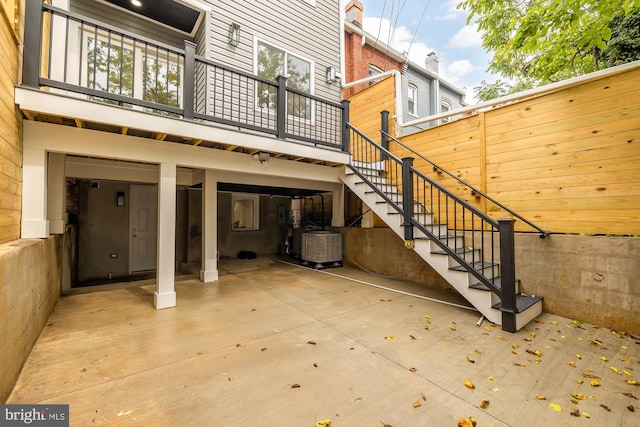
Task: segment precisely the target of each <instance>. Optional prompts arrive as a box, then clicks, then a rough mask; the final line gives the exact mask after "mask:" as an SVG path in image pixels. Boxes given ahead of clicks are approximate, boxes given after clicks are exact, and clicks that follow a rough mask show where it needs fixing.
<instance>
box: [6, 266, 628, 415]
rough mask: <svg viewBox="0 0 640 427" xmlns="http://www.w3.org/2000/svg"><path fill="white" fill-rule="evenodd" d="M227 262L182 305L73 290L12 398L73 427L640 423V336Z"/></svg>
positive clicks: (405, 286)
mask: <svg viewBox="0 0 640 427" xmlns="http://www.w3.org/2000/svg"><path fill="white" fill-rule="evenodd" d="M220 267H221V275H220V280H219V281H218V282H214V283H206V284H203V283H201V282H199V281H198V280H195V279H193V278H192V279H183V280H180V281H179V282H177V283H176V292H177V307H175V308H172V309H166V310H160V311H156V310H155V309H154V308H153V306H152V305H153V292H154V289H155V285H154V284H153V281H151V282H138V283H129V284H126V285H125V284H123V285H121V286H112V285H111V286H109V287H96V288H92V289H85V290H83V291H80V292H76V293H74V294H73V295H67V296H63V297H61V299H60V301H59V303H58V305H57V307H56V309H55V311H54V312H53V314H52V315H51V317H50V319H49V322H48V324H47V326H46V327H45V329H44V331H43V332H42V335H41V336H40V338H39V340H38V342H37V344H36V346H35V348H34V350H33V352H32V354H31V355H30V357H29V359H28V361H27V362H26V364H25V366H24V369H23V371H22V373H21V375H20V378H19V380H18V382H17V384H16V387H15V389H14V390H13V393H12V394H11V396H10V398H9V399H8V401H7V403H64V404H69V405H70V421H71V425H73V426H76V425H93V424H99V425H135V426H141V425H145V426H146V425H166V426H178V425H179V426H310V427H313V426H315V425H316V422H318V421H321V420H326V419H330V420H331V426H334V427H335V426H372V427H376V426H377V427H380V426H384V425H388V426H393V427H400V426H456V425H457V424H458V422H459V420H460V419H461V418H463V417H464V418H468V417H470V416H472V417H474V418H475V419H476V420H477V426H478V427H485V426H506V425H509V426H637V425H640V401H638V400H637V398H636V396H639V395H640V389H639V388H638V387H637V386H634V385H633V384H627V381H629V382H631V383H633V382H634V381H640V361H639V357H640V339H638V338H637V337H633V336H630V335H628V334H624V333H616V332H613V331H610V330H607V329H604V328H598V327H594V326H591V325H587V324H579V322H574V321H572V320H571V319H566V318H562V317H559V316H554V315H549V314H546V313H545V314H543V315H541V316H540V317H539V319H537V321H536V322H532V323H531V324H530V325H528V326H527V328H526V329H525V330H522V331H520V332H518V333H516V334H510V333H507V332H504V331H502V330H501V329H500V327H493V325H490V324H488V323H487V322H485V323H483V324H482V325H481V326H480V327H477V326H476V322H478V319H479V318H480V315H479V314H478V313H477V312H474V311H470V310H466V309H462V308H458V307H452V306H448V305H444V304H440V303H435V302H431V301H428V300H424V299H419V298H415V297H411V296H407V295H403V294H399V293H394V292H390V291H387V290H384V289H380V288H375V287H371V286H367V285H365V284H362V283H359V282H354V281H352V280H346V279H344V278H340V277H337V276H336V275H344V276H349V277H354V278H357V279H360V280H363V281H366V282H371V283H375V284H378V285H382V286H388V287H394V288H396V289H400V290H403V291H407V292H418V293H422V294H424V295H430V296H435V297H446V298H448V299H450V300H453V301H455V300H456V297H455V296H451V295H444V294H441V293H439V292H433V291H428V290H424V289H421V288H420V286H418V285H416V284H411V283H408V282H402V281H393V280H387V279H381V278H377V277H373V276H371V275H367V274H365V273H363V272H361V271H359V270H356V269H354V268H350V267H342V268H335V269H329V270H325V271H324V272H319V271H314V270H311V269H307V268H303V267H299V266H295V265H292V264H289V263H284V262H280V261H278V260H271V259H264V258H260V259H258V260H253V261H242V260H230V261H228V262H227V263H226V264H225V262H224V261H221V263H220ZM327 273H329V274H327ZM88 291H90V292H88ZM434 294H435V295H434ZM536 352H537V353H538V354H536ZM614 369H615V370H616V371H617V372H615V371H614ZM466 380H468V383H467V385H465V381H466ZM592 381H595V382H593V383H592ZM471 384H473V388H470V387H469V386H470V385H471ZM572 393H573V394H574V396H572ZM542 396H544V398H545V400H543V399H542V398H541V397H542ZM483 401H486V402H485V403H484V404H483ZM551 404H556V405H559V407H560V408H562V411H561V412H559V411H557V410H556V409H554V408H553V407H552V406H551ZM574 408H575V409H574ZM632 410H633V412H632ZM572 412H573V414H572ZM587 417H589V418H587Z"/></svg>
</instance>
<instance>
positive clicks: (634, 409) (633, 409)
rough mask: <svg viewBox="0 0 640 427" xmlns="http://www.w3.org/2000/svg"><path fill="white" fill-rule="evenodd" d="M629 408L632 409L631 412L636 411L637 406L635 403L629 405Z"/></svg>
mask: <svg viewBox="0 0 640 427" xmlns="http://www.w3.org/2000/svg"><path fill="white" fill-rule="evenodd" d="M627 409H628V410H630V411H631V412H635V411H636V408H635V407H634V406H633V405H629V406H627Z"/></svg>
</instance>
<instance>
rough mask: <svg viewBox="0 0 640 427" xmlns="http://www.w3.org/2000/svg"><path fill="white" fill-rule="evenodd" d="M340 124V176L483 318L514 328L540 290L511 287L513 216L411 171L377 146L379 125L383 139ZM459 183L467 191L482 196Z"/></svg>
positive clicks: (535, 310)
mask: <svg viewBox="0 0 640 427" xmlns="http://www.w3.org/2000/svg"><path fill="white" fill-rule="evenodd" d="M346 126H347V131H348V132H349V140H350V150H351V155H352V158H351V163H350V164H349V165H348V166H347V170H346V173H345V176H344V178H343V181H344V182H345V184H346V185H347V186H349V188H350V189H351V190H352V191H353V192H354V193H355V194H356V195H358V196H359V197H360V198H361V199H362V200H363V202H364V203H366V204H367V205H368V206H369V207H370V208H371V209H372V210H373V211H374V212H375V213H376V214H377V215H378V216H379V217H381V218H382V219H383V220H384V221H385V222H386V223H387V225H389V227H391V228H392V229H394V230H395V231H396V233H397V234H398V235H399V236H400V237H402V238H403V239H404V241H405V245H406V246H407V247H409V248H411V249H414V250H415V251H416V252H417V253H419V254H420V255H421V257H422V258H423V259H425V261H426V262H427V263H429V264H430V265H431V266H432V267H433V268H434V269H435V270H436V271H437V272H438V273H440V275H441V276H443V277H444V278H445V279H446V280H447V281H448V282H449V283H450V284H451V285H452V286H453V287H454V288H455V289H456V290H457V291H458V292H460V293H461V294H462V295H463V296H464V297H465V298H467V300H469V302H471V303H472V304H473V305H474V307H476V308H477V309H478V310H479V311H480V312H481V313H482V314H483V315H484V316H485V317H486V318H487V319H488V320H490V321H492V322H494V323H498V324H501V325H502V328H503V329H504V330H506V331H509V332H515V331H517V330H519V329H521V328H522V327H524V326H525V325H526V324H527V323H529V322H530V321H531V320H533V319H534V318H535V317H536V316H537V315H538V314H540V313H541V311H542V297H541V296H527V295H523V294H521V293H520V292H519V290H518V285H519V281H517V280H516V271H515V248H514V222H515V219H513V218H504V219H499V220H497V221H496V220H494V219H492V218H490V217H489V216H488V215H486V214H484V213H483V212H481V211H480V210H479V209H478V208H476V207H474V206H472V205H471V204H469V203H467V202H466V201H464V200H462V199H461V198H460V197H458V196H457V195H455V194H454V193H453V192H451V191H449V190H448V189H446V188H444V187H443V186H441V185H440V184H438V183H437V182H435V180H433V179H431V178H429V177H428V176H427V175H426V174H424V173H422V172H421V171H419V170H417V169H416V168H415V167H414V166H413V160H414V158H413V157H404V158H402V159H400V158H398V157H396V156H395V155H393V154H392V153H391V152H390V151H389V150H388V149H387V148H385V145H386V146H387V147H388V145H387V144H386V143H387V142H388V141H389V139H393V138H392V137H391V136H390V135H388V134H387V133H386V132H383V134H382V136H383V138H382V142H383V144H378V143H376V142H374V141H373V140H371V139H370V138H368V137H367V136H366V135H364V134H362V133H361V132H359V131H358V130H357V129H355V128H354V127H353V126H351V125H350V124H347V125H346ZM395 141H396V142H398V143H400V144H402V143H401V142H400V141H397V140H395ZM405 148H407V149H409V148H408V147H406V146H405ZM414 154H415V155H419V154H418V153H414ZM425 160H426V159H425ZM427 161H428V160H427ZM429 163H430V164H432V165H433V167H434V168H438V169H439V170H442V169H441V168H439V166H437V165H435V164H434V163H432V162H429ZM445 172H446V171H445ZM446 173H448V172H446ZM451 176H453V175H451ZM453 177H454V178H456V179H458V178H457V177H455V176H453ZM459 181H460V180H459ZM463 184H464V185H465V186H467V187H469V188H470V190H471V191H473V192H474V195H480V197H486V198H488V199H490V198H489V196H486V195H485V194H484V193H482V192H481V191H479V190H477V189H475V188H473V187H472V186H470V185H468V184H466V183H463ZM490 200H491V202H492V203H498V202H496V201H494V200H493V199H490ZM498 205H499V206H500V207H501V208H502V209H504V210H505V211H507V212H509V214H510V215H511V216H513V217H516V218H518V219H521V220H523V221H525V222H526V223H527V224H530V225H531V226H532V227H534V229H535V230H536V231H538V232H539V233H540V236H541V237H545V236H546V235H547V234H548V232H545V231H543V230H542V229H540V228H538V227H536V226H535V225H533V224H531V223H529V222H528V221H526V220H524V219H523V218H521V217H520V216H519V215H517V214H515V213H512V212H511V211H510V210H509V209H508V208H506V207H504V206H503V205H500V204H498Z"/></svg>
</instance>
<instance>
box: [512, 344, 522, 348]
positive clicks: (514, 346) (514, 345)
mask: <svg viewBox="0 0 640 427" xmlns="http://www.w3.org/2000/svg"><path fill="white" fill-rule="evenodd" d="M519 347H520V345H519V344H513V345H512V346H511V348H519Z"/></svg>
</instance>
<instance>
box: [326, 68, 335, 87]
mask: <svg viewBox="0 0 640 427" xmlns="http://www.w3.org/2000/svg"><path fill="white" fill-rule="evenodd" d="M336 74H337V73H336V69H335V68H334V67H327V83H329V84H331V83H333V82H335V81H336V77H337V75H336Z"/></svg>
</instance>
